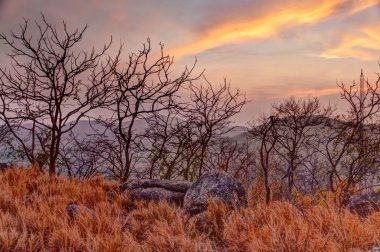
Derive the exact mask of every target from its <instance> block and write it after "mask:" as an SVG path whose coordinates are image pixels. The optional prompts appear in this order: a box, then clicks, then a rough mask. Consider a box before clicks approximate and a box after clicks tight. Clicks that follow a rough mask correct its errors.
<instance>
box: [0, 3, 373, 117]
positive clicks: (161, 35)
mask: <svg viewBox="0 0 380 252" xmlns="http://www.w3.org/2000/svg"><path fill="white" fill-rule="evenodd" d="M41 13H44V15H45V16H46V17H47V19H48V20H49V22H53V23H56V24H57V25H59V24H60V23H62V20H65V21H66V22H67V23H68V25H69V27H72V29H75V28H77V27H83V26H84V25H86V24H87V25H88V30H87V32H86V35H85V38H84V41H85V42H84V43H85V45H88V46H92V45H95V47H97V48H100V47H101V46H102V45H103V43H104V42H106V41H107V40H109V39H110V36H111V35H112V38H113V41H115V42H116V44H118V43H120V42H122V43H124V48H125V50H127V51H129V52H133V51H136V50H137V49H139V48H140V47H141V44H142V43H143V42H145V41H146V39H147V38H148V37H149V38H150V40H151V42H152V45H153V47H154V48H156V49H158V48H159V47H158V44H159V43H160V42H162V43H164V45H165V49H166V52H168V53H169V54H170V55H172V56H174V59H175V62H176V66H175V67H176V68H177V69H182V67H183V66H184V65H191V64H192V63H193V62H194V60H195V58H197V62H198V63H197V68H196V69H197V71H199V72H201V71H202V70H203V69H205V75H206V76H207V78H208V80H210V81H211V82H212V83H215V85H219V83H221V82H222V81H223V79H224V78H226V79H227V80H228V81H229V82H230V83H231V86H232V88H234V89H240V90H241V91H242V92H243V93H245V94H246V97H247V99H248V100H250V102H249V103H248V104H247V105H246V106H245V108H244V109H243V111H242V113H240V114H239V116H237V117H236V118H235V121H236V122H237V123H240V124H244V123H245V122H247V121H249V120H252V119H254V118H255V117H257V116H258V115H259V114H261V113H264V112H268V111H269V109H270V106H271V104H272V103H274V102H280V101H281V100H283V99H287V98H289V97H291V96H294V97H301V98H304V97H308V96H318V97H320V99H321V101H323V102H324V103H327V102H330V103H331V104H337V105H338V106H339V107H340V109H341V110H344V107H342V106H343V105H342V104H341V101H340V98H339V89H338V88H337V85H336V83H337V82H339V83H340V82H343V83H347V84H351V83H352V82H353V81H354V80H356V81H357V82H358V80H359V76H360V70H361V69H363V71H364V74H365V75H366V77H368V79H369V81H370V82H373V81H375V80H376V79H377V72H380V67H379V64H378V62H379V61H380V0H303V1H299V0H297V1H295V0H292V1H291V0H233V1H231V0H191V1H190V0H113V1H104V0H103V1H101V0H65V1H62V0H0V32H3V33H6V34H7V33H9V31H10V30H12V29H13V30H17V28H18V24H19V23H20V22H22V20H23V18H27V19H29V20H32V21H33V20H40V18H41ZM115 50H116V48H115ZM4 52H5V49H4V47H3V46H0V65H2V66H3V65H6V64H7V63H8V59H7V57H6V56H4Z"/></svg>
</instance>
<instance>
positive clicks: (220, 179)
mask: <svg viewBox="0 0 380 252" xmlns="http://www.w3.org/2000/svg"><path fill="white" fill-rule="evenodd" d="M210 199H214V200H217V201H221V202H223V203H225V204H227V205H228V206H230V207H231V208H233V207H236V208H241V207H246V206H247V193H246V191H245V189H244V187H243V185H242V184H241V183H240V182H239V181H237V180H236V179H235V178H233V177H232V176H230V175H228V174H227V173H225V172H220V171H212V172H209V173H206V174H204V175H203V176H201V177H200V178H199V180H198V181H196V182H195V183H194V184H192V185H191V187H190V188H189V190H187V192H186V194H185V198H184V202H183V206H184V208H185V211H186V212H187V213H189V214H190V215H195V214H199V213H202V212H204V211H205V210H206V209H207V207H208V201H209V200H210Z"/></svg>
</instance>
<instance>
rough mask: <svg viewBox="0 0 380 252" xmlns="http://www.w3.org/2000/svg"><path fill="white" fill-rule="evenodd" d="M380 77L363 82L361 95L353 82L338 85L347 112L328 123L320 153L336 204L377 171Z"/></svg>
mask: <svg viewBox="0 0 380 252" xmlns="http://www.w3.org/2000/svg"><path fill="white" fill-rule="evenodd" d="M379 82H380V77H378V79H377V81H376V82H375V83H374V84H371V83H369V82H368V80H367V81H366V83H365V84H366V87H365V89H364V90H363V91H364V93H362V94H360V92H359V90H358V85H357V84H356V83H355V82H354V83H353V84H352V85H349V86H346V85H344V84H343V83H342V84H338V86H339V87H340V89H341V98H342V99H343V100H345V101H346V102H347V103H348V113H347V114H346V115H342V116H337V117H336V118H334V120H331V124H330V131H329V132H330V133H329V134H328V135H327V136H326V138H327V140H326V142H325V145H324V150H323V151H322V152H321V153H322V154H323V155H324V157H325V159H326V161H327V162H326V163H327V170H328V176H329V177H328V181H329V187H330V190H331V191H332V192H335V193H339V195H338V199H339V203H340V204H342V205H346V204H348V201H349V198H350V196H351V194H352V192H351V189H353V190H354V189H355V187H357V186H359V185H360V183H362V182H364V180H365V179H367V178H368V177H372V176H373V175H374V174H375V173H376V172H378V171H379V168H380V167H379V161H380V160H379V158H378V157H379V154H380V153H379V150H380V138H379V136H380V135H379V133H380V128H379V124H378V116H379V112H380V95H379Z"/></svg>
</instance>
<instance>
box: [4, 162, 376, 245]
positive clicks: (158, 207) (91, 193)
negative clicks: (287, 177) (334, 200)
mask: <svg viewBox="0 0 380 252" xmlns="http://www.w3.org/2000/svg"><path fill="white" fill-rule="evenodd" d="M115 186H116V185H115V184H113V183H110V182H106V181H104V180H103V179H100V178H98V179H93V180H89V181H84V182H78V181H75V180H69V179H64V178H51V177H49V176H47V175H40V174H36V173H35V172H34V171H32V170H21V169H14V170H9V171H6V172H3V173H0V251H368V250H369V249H370V248H372V247H373V246H376V245H380V229H379V227H380V213H375V214H373V215H371V216H369V217H368V218H366V219H359V218H358V217H357V216H355V215H353V214H351V213H349V212H347V211H340V210H338V209H336V208H335V207H334V206H332V205H331V204H329V205H328V204H326V205H317V206H313V207H309V208H307V209H305V210H304V211H300V210H299V209H297V208H295V207H294V206H292V205H290V204H288V203H285V202H274V203H272V204H271V205H269V206H265V205H263V204H260V203H259V204H257V203H256V202H253V200H251V202H250V205H251V207H250V208H248V209H245V210H243V211H241V212H232V213H231V212H229V211H228V209H227V208H225V207H224V206H223V205H220V204H217V203H211V205H210V207H209V209H208V211H207V212H206V214H205V215H204V219H203V221H204V225H202V226H201V227H200V226H199V225H197V223H196V221H195V220H192V219H190V220H189V219H188V217H187V216H186V215H185V214H184V213H183V212H182V210H180V209H179V208H176V207H174V206H169V205H168V204H165V203H159V204H154V203H151V204H137V205H136V208H135V209H134V210H133V211H130V210H127V209H129V208H128V205H129V204H130V203H129V202H128V196H127V195H123V194H121V195H118V194H110V193H109V192H110V191H112V190H113V189H114V188H115ZM70 202H75V203H76V204H78V205H81V206H87V207H89V208H91V209H93V210H94V211H95V212H96V215H95V217H94V216H92V215H90V214H86V212H85V211H84V212H82V213H81V214H79V215H78V216H77V218H76V219H75V220H70V218H68V215H67V213H66V206H67V204H68V203H70ZM126 222H128V224H129V227H128V228H127V229H126V230H125V231H124V232H123V231H122V226H123V225H124V224H125V223H126Z"/></svg>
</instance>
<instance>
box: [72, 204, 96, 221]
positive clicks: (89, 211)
mask: <svg viewBox="0 0 380 252" xmlns="http://www.w3.org/2000/svg"><path fill="white" fill-rule="evenodd" d="M66 211H67V214H68V215H69V217H70V219H72V220H74V219H75V218H76V216H77V215H78V214H80V213H84V214H87V215H89V216H91V217H93V218H94V217H95V211H94V210H92V209H90V208H88V207H85V206H78V205H76V204H74V203H70V204H68V205H67V207H66Z"/></svg>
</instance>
